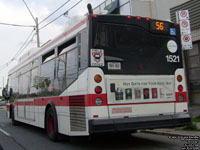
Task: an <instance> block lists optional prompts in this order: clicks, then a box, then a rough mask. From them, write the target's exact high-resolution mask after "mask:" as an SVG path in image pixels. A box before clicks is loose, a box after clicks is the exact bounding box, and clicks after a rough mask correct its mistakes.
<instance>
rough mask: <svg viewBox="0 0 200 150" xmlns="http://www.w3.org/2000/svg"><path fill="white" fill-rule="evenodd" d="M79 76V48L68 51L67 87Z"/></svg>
mask: <svg viewBox="0 0 200 150" xmlns="http://www.w3.org/2000/svg"><path fill="white" fill-rule="evenodd" d="M77 78H78V48H75V49H74V50H72V51H69V52H68V53H67V87H68V86H69V85H70V84H71V83H72V82H74V81H75V80H76V79H77Z"/></svg>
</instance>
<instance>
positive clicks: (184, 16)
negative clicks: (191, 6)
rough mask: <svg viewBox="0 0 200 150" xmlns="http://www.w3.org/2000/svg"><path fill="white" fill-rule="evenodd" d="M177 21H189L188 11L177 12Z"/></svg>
mask: <svg viewBox="0 0 200 150" xmlns="http://www.w3.org/2000/svg"><path fill="white" fill-rule="evenodd" d="M178 17H179V20H188V19H189V11H188V10H180V11H178Z"/></svg>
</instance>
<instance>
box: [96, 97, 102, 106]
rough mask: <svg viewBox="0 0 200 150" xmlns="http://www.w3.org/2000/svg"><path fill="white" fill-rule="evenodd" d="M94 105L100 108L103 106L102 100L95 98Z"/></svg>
mask: <svg viewBox="0 0 200 150" xmlns="http://www.w3.org/2000/svg"><path fill="white" fill-rule="evenodd" d="M95 104H96V105H97V106H101V105H102V104H103V100H102V99H101V98H99V97H98V98H96V100H95Z"/></svg>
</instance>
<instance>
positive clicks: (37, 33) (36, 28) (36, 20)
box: [35, 17, 40, 47]
mask: <svg viewBox="0 0 200 150" xmlns="http://www.w3.org/2000/svg"><path fill="white" fill-rule="evenodd" d="M35 24H36V26H35V30H36V35H37V47H40V36H39V28H38V18H37V17H36V18H35Z"/></svg>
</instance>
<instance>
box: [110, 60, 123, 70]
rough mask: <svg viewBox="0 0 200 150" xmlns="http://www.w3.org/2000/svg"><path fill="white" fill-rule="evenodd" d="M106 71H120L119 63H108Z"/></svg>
mask: <svg viewBox="0 0 200 150" xmlns="http://www.w3.org/2000/svg"><path fill="white" fill-rule="evenodd" d="M108 69H109V70H121V63H120V62H108Z"/></svg>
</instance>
